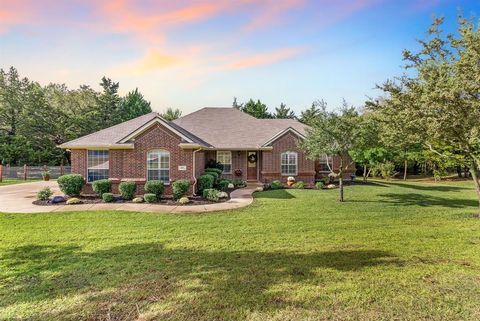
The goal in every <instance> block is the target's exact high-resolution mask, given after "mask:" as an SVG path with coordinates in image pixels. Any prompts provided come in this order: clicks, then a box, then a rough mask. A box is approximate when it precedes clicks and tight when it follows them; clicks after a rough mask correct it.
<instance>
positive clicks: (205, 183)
mask: <svg viewBox="0 0 480 321" xmlns="http://www.w3.org/2000/svg"><path fill="white" fill-rule="evenodd" d="M214 181H215V178H214V177H213V176H212V175H210V174H204V175H201V176H200V177H199V178H198V180H197V185H198V191H199V192H202V191H204V190H206V189H209V188H213V182H214Z"/></svg>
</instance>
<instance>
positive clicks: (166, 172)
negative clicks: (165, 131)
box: [147, 149, 170, 184]
mask: <svg viewBox="0 0 480 321" xmlns="http://www.w3.org/2000/svg"><path fill="white" fill-rule="evenodd" d="M147 180H149V181H151V180H158V181H162V182H163V183H165V184H169V183H170V152H168V151H166V150H162V149H156V150H151V151H149V152H148V154H147Z"/></svg>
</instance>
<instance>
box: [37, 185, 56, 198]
mask: <svg viewBox="0 0 480 321" xmlns="http://www.w3.org/2000/svg"><path fill="white" fill-rule="evenodd" d="M52 195H53V192H52V190H51V189H50V187H45V188H42V189H41V190H40V191H38V193H37V200H39V201H46V200H48V199H49V198H50V196H52Z"/></svg>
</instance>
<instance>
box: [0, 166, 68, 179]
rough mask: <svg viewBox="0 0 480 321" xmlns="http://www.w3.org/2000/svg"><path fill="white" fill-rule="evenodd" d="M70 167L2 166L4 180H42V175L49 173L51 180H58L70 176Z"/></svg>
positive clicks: (0, 170)
mask: <svg viewBox="0 0 480 321" xmlns="http://www.w3.org/2000/svg"><path fill="white" fill-rule="evenodd" d="M0 166H1V165H0ZM71 170H72V168H71V167H70V166H27V165H25V166H8V165H7V166H2V169H0V172H1V175H2V176H1V178H3V179H42V173H43V172H45V171H48V172H49V173H50V178H58V177H60V176H62V175H65V174H70V172H71Z"/></svg>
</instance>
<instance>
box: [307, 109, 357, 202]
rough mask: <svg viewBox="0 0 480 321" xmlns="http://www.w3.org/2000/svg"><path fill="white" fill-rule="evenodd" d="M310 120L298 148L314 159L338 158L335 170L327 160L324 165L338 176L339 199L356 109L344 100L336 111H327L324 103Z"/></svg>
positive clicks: (348, 163) (352, 145)
mask: <svg viewBox="0 0 480 321" xmlns="http://www.w3.org/2000/svg"><path fill="white" fill-rule="evenodd" d="M310 124H311V127H310V128H308V129H307V135H306V138H305V140H304V141H303V142H302V148H303V149H304V150H305V151H306V153H307V157H308V158H310V159H314V160H315V159H318V158H320V157H325V156H327V155H329V156H338V158H339V161H340V163H339V166H338V169H337V170H335V169H334V168H333V166H331V164H328V167H329V169H330V171H331V173H332V174H333V175H334V176H335V177H338V181H339V187H340V189H339V190H340V195H339V201H340V202H343V200H344V197H343V174H344V173H345V171H346V170H348V168H349V167H350V166H352V165H353V161H352V160H351V158H350V156H349V152H350V151H351V150H353V149H354V148H355V146H356V140H357V131H358V124H359V115H358V112H357V111H356V110H355V109H354V108H353V107H349V106H348V105H347V103H346V102H345V101H344V102H343V106H342V107H341V108H340V110H339V111H338V112H329V111H327V109H326V105H323V106H322V108H321V109H320V110H319V112H318V115H317V116H316V117H315V119H314V120H313V121H311V122H310ZM327 159H328V157H327Z"/></svg>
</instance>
